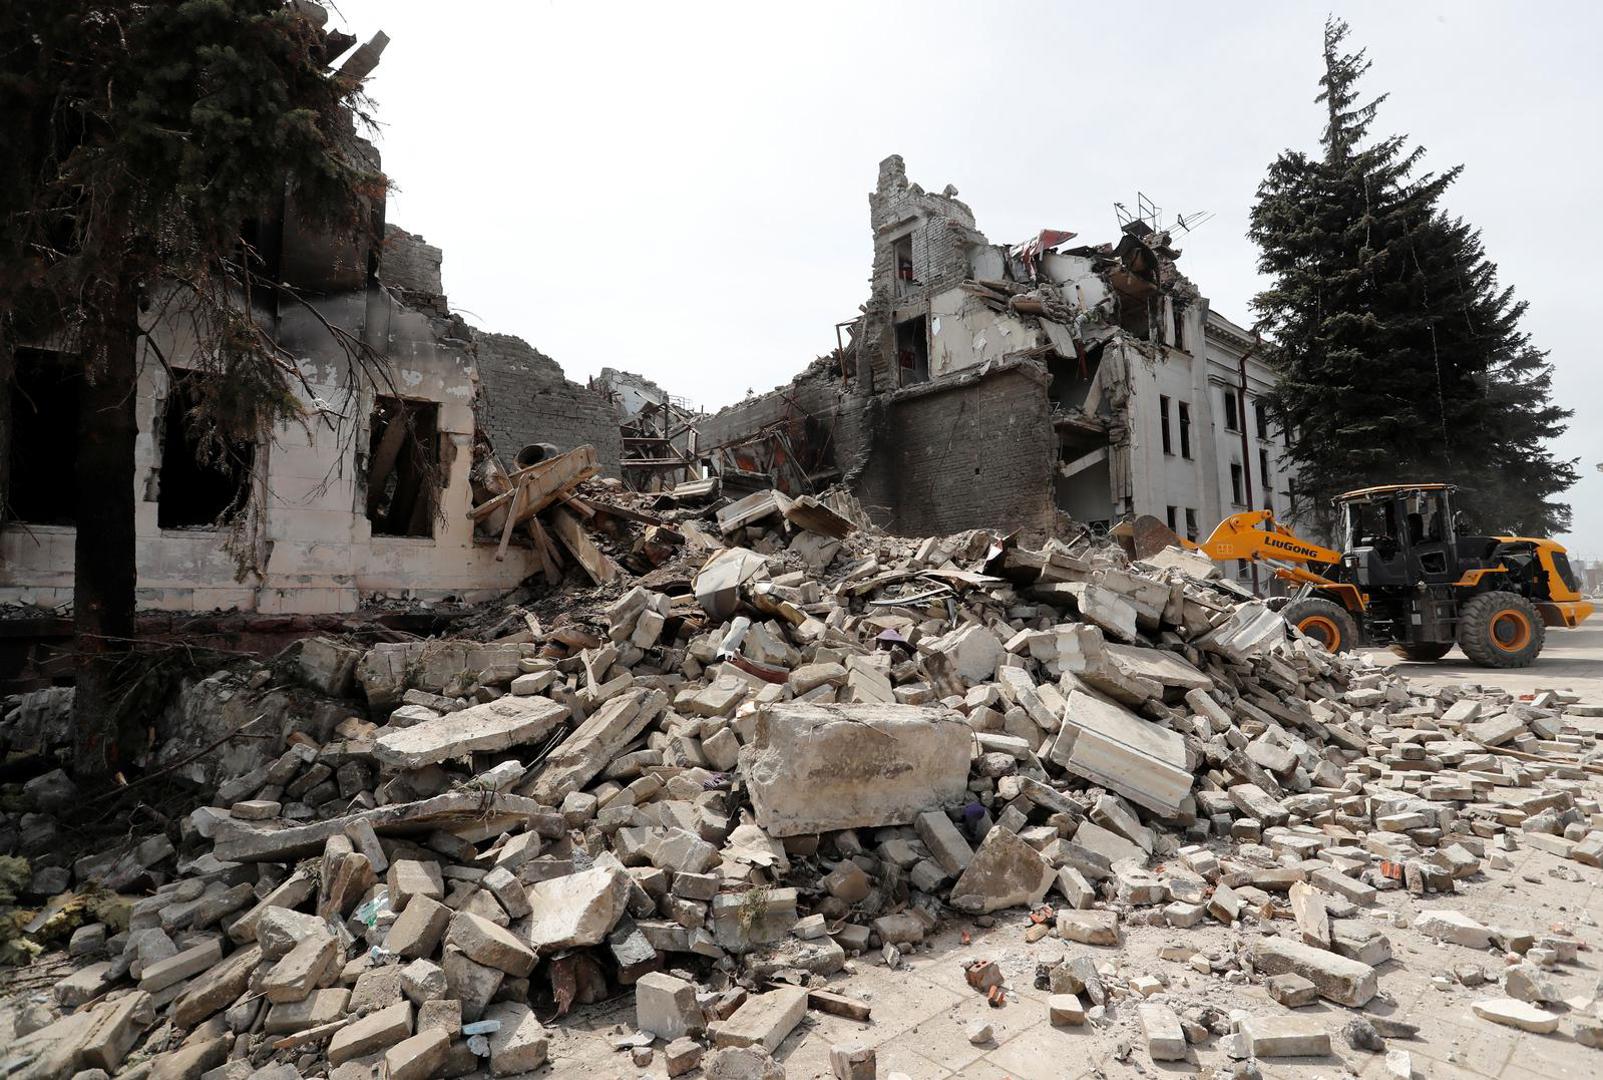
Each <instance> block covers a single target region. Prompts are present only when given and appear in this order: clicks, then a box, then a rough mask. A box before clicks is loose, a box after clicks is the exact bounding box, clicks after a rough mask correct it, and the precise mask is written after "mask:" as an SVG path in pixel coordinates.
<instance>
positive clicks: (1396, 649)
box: [1387, 641, 1453, 664]
mask: <svg viewBox="0 0 1603 1080" xmlns="http://www.w3.org/2000/svg"><path fill="white" fill-rule="evenodd" d="M1387 648H1389V649H1390V650H1391V651H1392V652H1393V653H1394V654H1395V655H1397V656H1400V657H1402V658H1403V659H1404V660H1412V661H1414V662H1415V663H1416V664H1429V663H1432V662H1434V661H1436V660H1440V659H1441V658H1442V657H1444V656H1446V655H1447V654H1448V653H1449V652H1450V651H1452V648H1453V643H1452V642H1451V641H1434V642H1423V641H1410V642H1408V643H1407V644H1402V643H1399V644H1396V645H1388V646H1387Z"/></svg>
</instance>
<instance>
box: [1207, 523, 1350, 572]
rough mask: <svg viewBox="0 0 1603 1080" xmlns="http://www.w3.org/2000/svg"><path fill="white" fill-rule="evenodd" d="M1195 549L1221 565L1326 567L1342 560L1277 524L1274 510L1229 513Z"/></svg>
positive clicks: (1328, 550)
mask: <svg viewBox="0 0 1603 1080" xmlns="http://www.w3.org/2000/svg"><path fill="white" fill-rule="evenodd" d="M1260 526H1262V527H1261V528H1260ZM1197 550H1199V551H1201V552H1202V553H1203V554H1204V555H1206V556H1208V558H1210V559H1216V560H1218V561H1220V562H1225V561H1227V560H1229V559H1250V560H1252V561H1254V562H1265V561H1268V562H1294V563H1327V564H1328V563H1339V562H1340V561H1341V552H1339V551H1332V550H1331V549H1330V548H1327V547H1321V546H1320V545H1318V544H1310V543H1309V542H1308V541H1306V540H1304V539H1302V538H1301V537H1299V536H1298V535H1297V534H1296V533H1294V532H1292V531H1291V530H1290V529H1288V528H1286V527H1285V526H1284V525H1281V524H1280V523H1279V522H1277V521H1276V520H1275V513H1274V511H1273V510H1247V511H1244V512H1242V513H1240V514H1231V515H1230V516H1229V517H1227V518H1225V519H1224V520H1223V521H1221V522H1220V523H1219V525H1218V527H1217V528H1215V529H1214V530H1213V532H1212V533H1210V534H1209V535H1208V538H1207V539H1206V540H1204V541H1203V542H1202V543H1201V544H1198V545H1197Z"/></svg>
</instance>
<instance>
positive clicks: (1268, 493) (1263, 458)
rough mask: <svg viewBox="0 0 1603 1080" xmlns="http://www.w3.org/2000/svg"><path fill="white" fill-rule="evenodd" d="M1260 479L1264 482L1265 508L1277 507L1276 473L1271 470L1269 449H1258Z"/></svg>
mask: <svg viewBox="0 0 1603 1080" xmlns="http://www.w3.org/2000/svg"><path fill="white" fill-rule="evenodd" d="M1258 479H1259V480H1260V481H1262V483H1263V508H1264V509H1265V510H1273V509H1274V508H1275V480H1274V473H1272V472H1270V471H1269V451H1267V450H1262V449H1260V450H1259V451H1258Z"/></svg>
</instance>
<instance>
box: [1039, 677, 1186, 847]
mask: <svg viewBox="0 0 1603 1080" xmlns="http://www.w3.org/2000/svg"><path fill="white" fill-rule="evenodd" d="M1050 757H1051V759H1052V761H1054V762H1056V763H1057V764H1059V765H1061V766H1063V767H1064V768H1066V769H1068V770H1069V771H1070V772H1072V773H1074V774H1076V775H1077V776H1083V777H1084V778H1086V779H1087V780H1090V781H1091V782H1092V783H1095V784H1101V785H1102V786H1103V787H1107V788H1111V789H1112V790H1114V791H1117V792H1118V793H1119V794H1120V795H1123V796H1124V797H1125V798H1127V799H1129V800H1131V801H1132V802H1135V803H1138V804H1139V805H1141V806H1144V807H1146V808H1147V809H1148V810H1151V811H1153V812H1154V813H1158V814H1162V815H1165V816H1169V815H1173V814H1175V813H1177V812H1179V809H1180V803H1181V802H1182V801H1183V800H1184V799H1185V797H1186V794H1187V793H1188V792H1190V790H1191V782H1192V780H1193V777H1192V774H1191V770H1190V768H1189V767H1188V766H1187V761H1186V745H1185V740H1184V739H1183V738H1181V736H1180V733H1179V732H1176V731H1170V730H1169V729H1168V728H1164V727H1160V726H1159V725H1157V724H1154V723H1152V722H1151V721H1150V720H1144V719H1142V718H1141V717H1139V716H1137V715H1136V714H1135V713H1133V712H1131V711H1130V710H1129V709H1126V708H1125V707H1124V706H1122V705H1116V704H1114V703H1113V702H1110V701H1105V700H1103V699H1101V698H1098V697H1095V696H1093V695H1092V694H1090V693H1088V692H1086V691H1084V690H1078V689H1077V690H1074V691H1073V692H1072V693H1070V694H1069V704H1068V708H1067V709H1066V710H1065V711H1064V715H1063V726H1062V727H1061V728H1060V729H1059V730H1058V735H1057V739H1056V740H1055V741H1054V742H1053V744H1052V751H1051V754H1050Z"/></svg>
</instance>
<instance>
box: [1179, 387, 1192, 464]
mask: <svg viewBox="0 0 1603 1080" xmlns="http://www.w3.org/2000/svg"><path fill="white" fill-rule="evenodd" d="M1180 456H1181V457H1183V458H1186V459H1187V460H1190V458H1191V406H1190V405H1188V404H1186V403H1185V402H1184V401H1182V402H1180Z"/></svg>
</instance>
